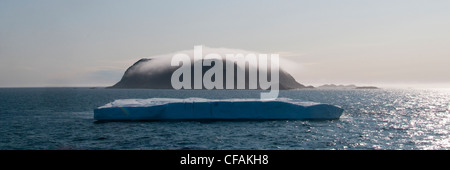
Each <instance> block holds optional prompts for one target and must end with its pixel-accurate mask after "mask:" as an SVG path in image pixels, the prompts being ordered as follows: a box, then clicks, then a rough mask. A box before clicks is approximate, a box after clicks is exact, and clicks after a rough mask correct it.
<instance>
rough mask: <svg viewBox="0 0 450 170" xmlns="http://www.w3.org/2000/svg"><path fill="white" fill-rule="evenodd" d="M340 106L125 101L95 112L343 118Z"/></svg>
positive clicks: (101, 115) (139, 116)
mask: <svg viewBox="0 0 450 170" xmlns="http://www.w3.org/2000/svg"><path fill="white" fill-rule="evenodd" d="M343 111H344V110H343V109H342V108H340V107H338V106H334V105H329V104H321V103H314V102H302V101H299V100H294V99H286V98H279V99H276V100H260V99H203V98H187V99H171V98H151V99H121V100H115V101H114V102H111V103H108V104H106V105H104V106H101V107H98V108H97V109H95V110H94V119H95V120H100V121H102V120H105V121H122V120H201V119H210V120H214V119H219V120H220V119H223V120H235V119H243V120H245V119H248V120H263V119H284V120H289V119H293V120H305V119H307V120H310V119H323V120H327V119H339V117H340V116H341V115H342V112H343Z"/></svg>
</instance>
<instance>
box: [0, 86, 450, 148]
mask: <svg viewBox="0 0 450 170" xmlns="http://www.w3.org/2000/svg"><path fill="white" fill-rule="evenodd" d="M260 92H261V91H257V90H244V91H234V90H224V91H206V90H182V91H176V90H147V89H102V88H97V89H90V88H1V89H0V127H1V128H0V149H2V150H10V149H33V150H34V149H37V150H41V149H51V150H53V149H81V150H85V149H87V150H91V149H102V150H104V149H106V150H110V149H133V150H135V149H138V150H141V149H144V150H154V149H157V150H161V149H263V150H264V149H271V150H272V149H275V150H277V149H288V150H291V149H295V150H297V149H369V150H371V149H407V150H409V149H450V90H445V89H440V90H439V89H375V90H323V89H322V90H321V89H308V90H289V91H280V97H287V98H296V99H302V100H305V101H314V102H321V103H329V104H334V105H339V106H341V107H342V108H343V109H345V111H344V114H343V115H342V117H341V118H340V119H339V120H326V121H302V120H295V121H293V120H289V121H288V120H267V121H147V122H144V121H138V122H96V121H94V119H93V109H94V108H96V107H98V106H102V105H104V104H106V103H109V102H111V101H113V100H115V99H127V98H152V97H167V98H187V97H203V98H259V94H260Z"/></svg>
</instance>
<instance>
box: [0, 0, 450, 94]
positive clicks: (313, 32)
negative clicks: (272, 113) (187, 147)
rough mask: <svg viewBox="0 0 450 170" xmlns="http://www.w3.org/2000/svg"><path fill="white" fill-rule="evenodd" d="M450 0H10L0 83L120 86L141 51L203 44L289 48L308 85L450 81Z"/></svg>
mask: <svg viewBox="0 0 450 170" xmlns="http://www.w3.org/2000/svg"><path fill="white" fill-rule="evenodd" d="M449 9H450V1H448V0H339V1H337V0H328V1H325V0H309V1H306V0H305V1H300V0H295V1H294V0H293V1H282V0H273V1H262V0H255V1H251V0H245V1H242V0H238V1H232V0H223V1H208V0H203V1H186V0H179V1H175V0H161V1H148V0H145V1H133V0H127V1H124V0H0V87H16V86H20V87H33V86H106V85H112V84H114V83H115V82H117V81H118V80H120V78H121V76H122V74H123V72H124V71H125V70H126V69H127V68H128V67H129V66H130V65H132V64H133V63H134V62H135V61H137V60H139V59H140V58H145V57H151V56H154V55H161V54H167V53H173V52H176V51H182V50H190V49H193V47H194V45H201V44H202V45H205V46H208V47H212V48H222V47H223V48H230V49H243V50H248V51H257V52H262V53H279V54H280V55H281V57H284V58H286V59H289V60H291V61H292V62H293V63H298V69H290V70H289V71H290V72H291V73H292V74H293V76H294V77H295V78H296V79H297V81H298V82H300V83H302V84H306V85H311V84H312V85H319V84H324V83H336V84H340V83H344V84H349V83H354V84H363V85H369V84H375V85H380V84H381V85H383V84H409V85H411V86H413V85H412V84H429V85H430V86H440V87H450V76H449V73H450V66H449V65H450V31H449V30H450V10H449ZM281 67H283V66H281Z"/></svg>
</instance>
